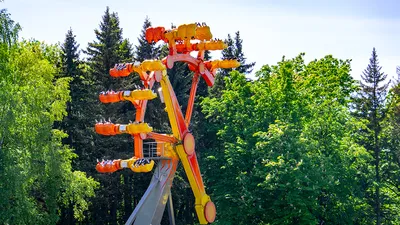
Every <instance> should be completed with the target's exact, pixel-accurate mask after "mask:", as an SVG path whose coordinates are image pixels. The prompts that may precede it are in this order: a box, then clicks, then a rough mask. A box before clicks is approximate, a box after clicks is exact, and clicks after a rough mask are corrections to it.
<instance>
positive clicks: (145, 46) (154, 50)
mask: <svg viewBox="0 0 400 225" xmlns="http://www.w3.org/2000/svg"><path fill="white" fill-rule="evenodd" d="M149 27H151V22H150V19H149V17H146V18H145V20H144V23H143V27H142V30H141V33H140V35H139V37H138V42H139V44H138V45H136V46H135V54H134V58H135V60H136V61H138V62H142V61H143V60H146V59H157V58H158V57H159V56H160V53H161V47H159V46H156V43H151V44H149V43H148V42H147V40H146V29H147V28H149Z"/></svg>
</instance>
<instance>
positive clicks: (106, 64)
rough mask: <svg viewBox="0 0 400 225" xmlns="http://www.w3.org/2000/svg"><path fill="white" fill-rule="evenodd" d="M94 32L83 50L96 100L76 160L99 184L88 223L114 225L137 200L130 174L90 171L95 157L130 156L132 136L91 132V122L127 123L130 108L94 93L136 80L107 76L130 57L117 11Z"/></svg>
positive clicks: (128, 85) (106, 16) (107, 15)
mask: <svg viewBox="0 0 400 225" xmlns="http://www.w3.org/2000/svg"><path fill="white" fill-rule="evenodd" d="M95 34H96V39H97V40H95V41H93V42H91V43H89V47H88V48H87V50H86V53H87V54H88V55H89V57H88V65H89V67H90V69H89V70H90V76H91V83H90V86H91V88H92V89H91V90H93V91H92V93H90V96H88V98H90V99H92V100H94V101H96V102H95V106H94V107H93V108H90V111H89V112H87V114H85V115H84V117H85V118H86V119H88V122H87V123H86V124H84V125H83V127H82V131H83V132H88V133H91V134H92V135H93V136H92V138H91V139H89V140H84V141H85V142H86V143H85V144H86V148H83V149H82V154H84V155H85V157H84V160H83V161H81V162H80V163H81V164H82V166H84V167H85V170H86V171H90V173H91V174H93V176H94V177H95V178H96V179H97V180H99V181H100V184H101V188H100V189H99V191H98V192H97V197H96V199H95V200H94V201H93V202H94V205H93V207H92V208H91V218H89V219H90V220H89V221H90V223H96V224H104V223H113V224H114V223H117V222H122V220H123V219H124V218H127V217H129V214H130V213H131V212H132V210H131V209H130V207H131V204H132V202H133V201H139V199H131V198H129V196H131V195H132V191H131V189H130V187H132V186H133V184H132V179H130V177H131V176H132V173H131V172H130V171H122V172H121V173H113V174H99V173H98V172H97V171H95V170H94V167H95V160H96V159H103V158H104V159H118V158H121V159H123V158H130V157H132V153H131V152H132V151H131V150H130V149H132V146H133V144H132V138H131V137H129V136H124V135H119V136H113V137H104V136H101V135H98V134H95V133H94V132H93V125H94V124H95V119H97V120H104V119H105V118H110V119H111V121H112V122H116V123H128V121H129V120H132V114H133V112H132V110H133V107H132V104H131V103H130V102H123V103H117V104H109V105H105V104H102V103H100V102H99V101H98V96H97V94H98V93H99V92H101V91H107V90H110V89H113V90H121V89H122V88H124V89H126V90H130V89H132V87H133V86H134V84H135V81H137V80H138V79H137V77H136V78H135V77H132V76H131V77H127V78H123V79H115V78H112V77H111V76H110V75H109V69H110V68H112V67H114V65H115V64H116V63H123V62H128V61H131V59H132V51H131V45H130V43H129V41H128V40H127V39H123V37H122V29H121V28H120V27H119V18H118V15H117V13H114V12H113V13H111V12H110V10H109V8H108V7H107V8H106V11H105V13H104V15H103V17H102V21H101V23H100V28H99V29H95ZM89 106H90V105H89ZM89 106H88V107H89ZM82 147H83V146H82ZM88 149H91V150H88ZM126 188H128V189H126ZM123 196H126V199H127V200H130V201H129V202H126V201H123V203H122V202H121V200H122V199H123ZM128 213H129V214H128Z"/></svg>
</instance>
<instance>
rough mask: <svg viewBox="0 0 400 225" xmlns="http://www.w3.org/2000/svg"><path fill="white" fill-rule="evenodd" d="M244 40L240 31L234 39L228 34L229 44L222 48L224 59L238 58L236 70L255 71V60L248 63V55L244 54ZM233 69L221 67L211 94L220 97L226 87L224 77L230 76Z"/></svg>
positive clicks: (226, 41) (242, 71) (226, 40)
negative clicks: (238, 64)
mask: <svg viewBox="0 0 400 225" xmlns="http://www.w3.org/2000/svg"><path fill="white" fill-rule="evenodd" d="M242 43H243V40H242V39H241V38H240V32H239V31H237V32H236V33H235V37H234V39H232V38H231V35H230V34H228V38H227V39H225V44H226V45H227V46H228V47H227V48H226V49H224V50H222V59H236V60H237V61H238V62H239V63H240V66H239V67H238V68H236V69H235V70H236V71H239V72H240V73H244V74H249V73H251V72H252V71H253V67H254V65H255V64H256V63H255V62H251V63H246V57H245V56H244V52H243V46H242ZM231 71H232V69H221V70H220V72H219V73H218V74H217V76H216V78H215V84H214V86H213V87H212V88H211V90H210V94H211V96H214V97H219V96H220V94H221V92H222V90H223V89H224V88H225V84H224V77H226V76H229V73H230V72H231Z"/></svg>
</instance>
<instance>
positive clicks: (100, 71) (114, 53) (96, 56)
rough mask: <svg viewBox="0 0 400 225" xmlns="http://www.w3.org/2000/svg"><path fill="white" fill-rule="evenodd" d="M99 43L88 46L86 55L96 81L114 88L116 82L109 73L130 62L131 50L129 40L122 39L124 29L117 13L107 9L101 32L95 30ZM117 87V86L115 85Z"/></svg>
mask: <svg viewBox="0 0 400 225" xmlns="http://www.w3.org/2000/svg"><path fill="white" fill-rule="evenodd" d="M94 32H95V34H96V39H97V41H93V42H91V43H89V44H88V48H87V50H86V53H87V54H88V55H89V58H88V61H89V62H90V66H91V68H92V70H93V74H94V75H95V79H96V80H97V81H98V82H99V83H101V84H109V86H111V87H113V84H114V82H112V78H111V77H110V76H109V74H108V71H109V69H110V68H112V67H114V65H115V64H116V63H120V62H124V61H127V60H130V59H131V58H132V57H131V53H130V51H131V49H130V44H129V42H128V40H124V39H123V38H122V28H120V27H119V18H118V14H117V13H114V12H113V13H110V9H109V7H107V9H106V11H105V14H104V16H103V18H102V22H101V23H100V30H98V29H95V31H94ZM114 85H116V84H114Z"/></svg>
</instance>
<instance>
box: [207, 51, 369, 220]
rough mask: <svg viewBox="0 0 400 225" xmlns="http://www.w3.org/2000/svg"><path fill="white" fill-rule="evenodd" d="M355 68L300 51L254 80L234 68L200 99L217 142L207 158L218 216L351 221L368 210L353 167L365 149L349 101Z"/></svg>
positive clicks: (362, 162) (360, 166) (361, 162)
mask: <svg viewBox="0 0 400 225" xmlns="http://www.w3.org/2000/svg"><path fill="white" fill-rule="evenodd" d="M349 71H350V61H349V60H338V59H335V58H333V57H332V56H326V57H324V58H322V59H320V60H315V61H312V62H310V63H309V64H307V65H306V64H304V60H303V54H301V55H299V56H298V57H296V58H294V59H288V60H287V59H285V58H283V59H282V61H281V62H279V63H278V65H274V66H269V65H266V66H263V67H262V69H261V71H259V72H257V76H258V79H257V80H255V81H253V82H248V81H247V79H246V77H245V75H244V74H240V73H238V72H237V71H234V72H232V73H231V74H230V77H226V78H225V82H226V83H225V84H226V88H225V90H224V91H223V93H222V95H221V97H218V98H217V97H209V98H206V99H205V100H204V101H203V102H202V106H203V112H204V113H205V114H206V116H207V118H208V119H209V120H210V126H213V128H212V129H214V130H216V131H217V132H216V133H217V140H216V142H218V143H219V144H218V145H213V144H212V145H211V147H210V149H209V151H207V152H206V154H207V159H206V161H207V163H206V164H205V165H207V167H206V170H205V177H206V179H207V181H208V183H209V185H210V186H209V188H211V190H212V193H211V196H212V198H214V200H215V202H216V206H217V209H218V215H219V216H218V221H217V224H248V223H249V221H251V223H252V224H352V223H353V222H354V218H357V217H358V216H359V215H362V213H363V211H364V209H365V205H363V204H362V203H361V199H362V192H361V191H360V183H361V182H362V181H363V177H360V176H358V175H357V174H358V173H359V171H364V170H365V168H366V166H367V164H366V161H368V159H369V158H368V157H369V155H368V154H367V153H366V151H365V150H364V149H363V148H362V147H361V146H359V145H358V144H357V143H356V138H355V137H354V136H353V135H352V133H353V132H354V131H355V130H357V129H359V128H360V125H361V124H360V123H358V122H357V121H356V120H354V119H352V117H351V116H350V114H349V112H348V108H347V105H348V102H349V99H350V93H351V92H352V91H354V90H355V85H354V81H353V80H352V78H351V76H350V73H349ZM203 165H204V164H203ZM227 187H229V188H227ZM232 205H234V206H235V208H232ZM354 223H355V222H354Z"/></svg>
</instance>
